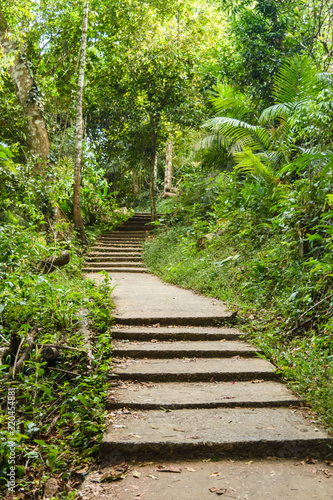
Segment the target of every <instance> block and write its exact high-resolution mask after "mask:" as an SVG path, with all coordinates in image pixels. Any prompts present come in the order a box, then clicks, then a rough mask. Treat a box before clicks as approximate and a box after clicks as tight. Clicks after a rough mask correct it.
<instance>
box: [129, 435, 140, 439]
mask: <svg viewBox="0 0 333 500" xmlns="http://www.w3.org/2000/svg"><path fill="white" fill-rule="evenodd" d="M129 437H132V438H136V439H142V436H139V435H138V434H129Z"/></svg>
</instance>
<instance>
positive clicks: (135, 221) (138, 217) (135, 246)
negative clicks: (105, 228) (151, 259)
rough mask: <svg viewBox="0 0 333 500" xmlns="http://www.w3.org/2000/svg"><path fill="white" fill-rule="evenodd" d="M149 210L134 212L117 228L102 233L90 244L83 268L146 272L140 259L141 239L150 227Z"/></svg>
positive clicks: (88, 270)
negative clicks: (146, 211)
mask: <svg viewBox="0 0 333 500" xmlns="http://www.w3.org/2000/svg"><path fill="white" fill-rule="evenodd" d="M152 227H153V226H152V224H151V218H150V214H148V213H143V212H141V213H136V214H134V215H133V217H131V218H130V219H128V220H127V221H126V222H125V223H124V224H122V225H121V226H119V227H117V230H116V231H110V232H109V233H106V234H103V235H101V236H100V237H99V238H98V240H97V241H96V242H95V243H94V244H93V246H91V247H90V249H89V253H88V254H87V257H86V262H85V266H84V268H83V271H84V272H86V273H95V272H99V271H107V272H112V273H114V272H121V273H145V272H146V271H147V269H146V268H145V265H144V263H143V262H142V258H141V253H142V241H143V240H144V239H145V237H146V234H147V232H148V231H149V230H151V229H152Z"/></svg>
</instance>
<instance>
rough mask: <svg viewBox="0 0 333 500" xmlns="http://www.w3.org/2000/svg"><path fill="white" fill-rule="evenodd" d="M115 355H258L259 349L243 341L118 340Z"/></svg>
mask: <svg viewBox="0 0 333 500" xmlns="http://www.w3.org/2000/svg"><path fill="white" fill-rule="evenodd" d="M112 352H113V355H114V356H119V357H123V356H128V357H131V358H176V357H178V358H231V357H234V356H242V357H248V358H250V357H257V355H258V350H257V349H256V348H255V347H254V346H253V345H251V344H248V343H247V342H244V341H243V342H241V341H238V342H237V341H228V340H222V341H215V342H214V341H213V342H209V341H199V342H195V341H185V342H184V341H178V342H170V341H169V342H168V341H167V342H165V341H164V342H138V343H136V342H126V343H125V342H116V343H114V345H113V351H112Z"/></svg>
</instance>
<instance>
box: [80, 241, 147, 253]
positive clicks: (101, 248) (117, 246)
mask: <svg viewBox="0 0 333 500" xmlns="http://www.w3.org/2000/svg"><path fill="white" fill-rule="evenodd" d="M109 251H110V252H112V251H113V252H119V251H120V252H121V251H124V252H130V251H134V252H141V251H142V244H141V243H126V244H121V243H110V244H108V245H103V244H101V243H100V244H98V243H95V244H94V245H93V246H91V247H90V249H89V252H109Z"/></svg>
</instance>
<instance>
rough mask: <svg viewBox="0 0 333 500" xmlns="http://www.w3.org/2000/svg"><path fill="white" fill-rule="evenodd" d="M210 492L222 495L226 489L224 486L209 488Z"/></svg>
mask: <svg viewBox="0 0 333 500" xmlns="http://www.w3.org/2000/svg"><path fill="white" fill-rule="evenodd" d="M209 491H210V492H211V493H216V495H224V494H225V493H226V492H227V490H226V489H225V488H209Z"/></svg>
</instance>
